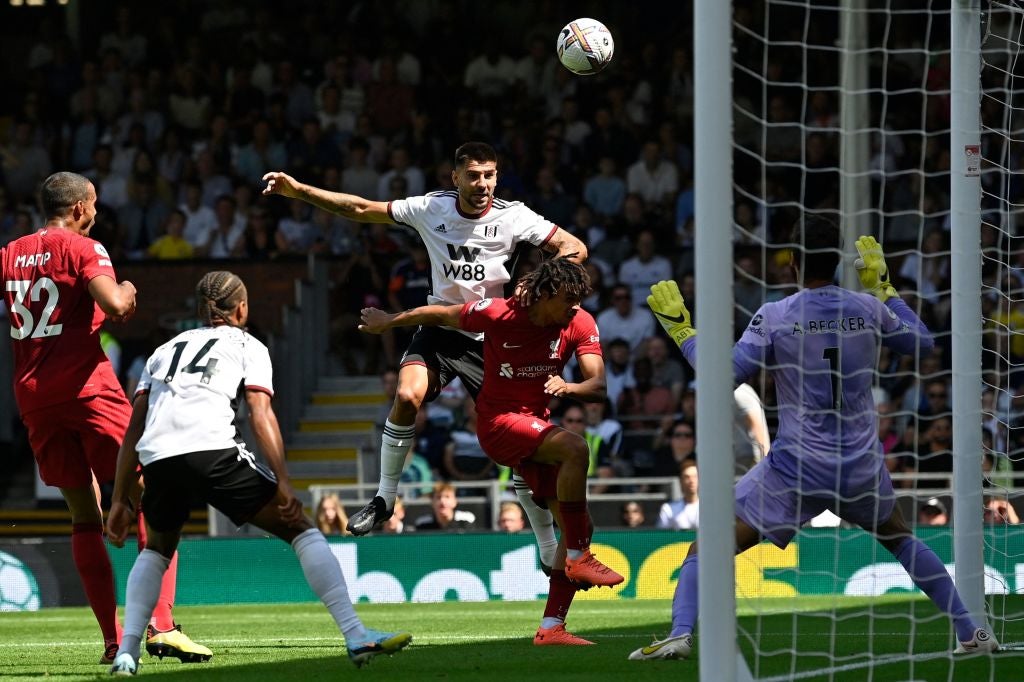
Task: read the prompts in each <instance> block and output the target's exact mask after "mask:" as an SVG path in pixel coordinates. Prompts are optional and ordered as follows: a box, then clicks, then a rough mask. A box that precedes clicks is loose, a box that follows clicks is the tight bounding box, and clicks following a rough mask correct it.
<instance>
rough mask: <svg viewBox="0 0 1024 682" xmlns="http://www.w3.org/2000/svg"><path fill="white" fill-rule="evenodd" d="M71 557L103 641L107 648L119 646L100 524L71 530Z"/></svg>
mask: <svg viewBox="0 0 1024 682" xmlns="http://www.w3.org/2000/svg"><path fill="white" fill-rule="evenodd" d="M71 557H72V558H73V559H74V562H75V568H76V569H78V575H79V577H81V579H82V587H83V588H85V598H86V599H87V600H88V601H89V606H91V607H92V612H93V614H94V615H95V616H96V622H97V623H99V625H100V631H101V632H102V633H103V641H104V642H105V643H106V644H110V643H111V642H120V641H121V623H120V622H118V620H117V597H116V595H115V593H114V568H113V566H111V564H110V555H109V554H107V546H106V544H104V542H103V526H102V525H101V524H98V523H76V524H74V525H73V526H71Z"/></svg>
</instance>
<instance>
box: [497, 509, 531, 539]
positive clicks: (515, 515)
mask: <svg viewBox="0 0 1024 682" xmlns="http://www.w3.org/2000/svg"><path fill="white" fill-rule="evenodd" d="M524 528H526V519H524V518H523V508H522V507H520V506H519V503H517V502H502V503H501V508H500V510H499V512H498V530H500V531H504V532H506V533H518V532H519V531H521V530H523V529H524Z"/></svg>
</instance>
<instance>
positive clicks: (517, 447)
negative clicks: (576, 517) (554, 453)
mask: <svg viewBox="0 0 1024 682" xmlns="http://www.w3.org/2000/svg"><path fill="white" fill-rule="evenodd" d="M556 428H558V427H557V426H556V425H554V424H552V423H551V422H549V421H547V420H545V419H541V418H539V417H534V416H532V415H529V414H517V413H514V412H502V413H500V414H497V415H488V416H484V415H480V416H479V419H478V420H477V427H476V435H477V438H479V439H480V446H481V447H482V448H483V449H484V452H486V453H487V455H488V456H489V457H490V458H491V459H493V460H494V461H495V462H497V463H498V464H503V465H505V466H507V467H511V468H513V469H516V470H518V471H519V474H520V475H521V476H522V477H523V480H525V481H526V482H527V483H528V484H529V486H530V490H532V491H533V495H534V497H536V498H540V499H544V498H549V497H550V498H557V497H558V494H557V493H556V491H555V480H556V479H557V478H558V466H556V465H551V464H541V463H539V462H534V461H533V460H532V459H530V458H531V457H533V453H535V452H537V448H539V447H540V445H541V443H543V442H544V439H545V438H546V437H547V435H548V432H550V431H551V430H552V429H556Z"/></svg>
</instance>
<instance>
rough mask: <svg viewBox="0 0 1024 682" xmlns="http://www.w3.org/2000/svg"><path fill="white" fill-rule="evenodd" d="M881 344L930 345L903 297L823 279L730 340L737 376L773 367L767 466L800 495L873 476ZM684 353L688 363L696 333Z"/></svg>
mask: <svg viewBox="0 0 1024 682" xmlns="http://www.w3.org/2000/svg"><path fill="white" fill-rule="evenodd" d="M879 343H882V344H885V345H886V346H888V347H890V348H892V349H893V350H894V351H896V352H899V353H904V354H906V353H919V352H922V351H928V350H930V349H931V348H932V346H933V340H932V337H931V333H930V332H929V331H928V329H927V328H926V327H925V326H924V324H923V323H922V322H921V320H920V319H919V318H918V317H917V315H915V314H914V312H913V311H912V310H911V309H910V308H909V307H908V306H907V304H906V303H904V302H903V301H902V300H901V299H899V298H891V299H889V301H887V302H886V303H885V304H883V303H881V302H880V301H879V300H878V299H876V298H875V297H874V296H870V295H868V294H863V293H859V292H854V291H849V290H848V289H844V288H842V287H838V286H825V287H819V288H813V289H804V290H802V291H800V292H798V293H796V294H793V295H792V296H788V297H786V298H784V299H783V300H781V301H776V302H773V303H766V304H765V305H763V306H762V307H761V308H760V310H758V311H757V313H756V314H755V315H754V317H753V318H751V320H750V324H749V325H748V326H747V329H746V331H745V332H744V333H743V336H742V337H741V338H740V340H739V341H738V342H737V343H736V345H735V346H734V347H733V368H734V372H735V375H736V381H737V382H741V381H745V380H747V379H749V378H750V377H752V376H754V375H755V374H756V373H757V372H758V371H759V370H760V369H761V368H762V367H765V368H766V369H767V370H768V371H769V372H770V373H771V375H772V378H773V379H774V383H775V391H776V402H777V404H778V408H779V429H778V433H777V434H776V436H775V440H774V441H773V442H772V447H771V459H772V464H773V465H774V466H775V467H777V468H778V469H779V470H780V471H782V472H784V473H786V474H788V475H790V476H792V477H793V479H794V480H797V481H800V482H801V483H800V485H801V488H802V489H803V490H804V491H805V492H807V493H812V492H814V491H820V492H821V493H826V492H831V493H840V494H842V493H843V492H844V491H846V490H858V489H862V486H863V485H864V484H867V483H869V481H872V480H876V478H877V474H878V467H879V466H881V463H882V455H881V449H880V447H879V445H878V425H877V412H876V410H875V405H874V401H873V397H872V394H871V386H872V384H873V382H874V378H875V370H876V366H877V362H878V350H879ZM683 352H684V354H685V355H686V357H687V360H689V361H690V364H694V362H695V360H696V342H695V339H693V340H690V341H687V342H686V343H685V344H683Z"/></svg>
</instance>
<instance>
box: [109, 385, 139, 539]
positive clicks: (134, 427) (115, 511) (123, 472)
mask: <svg viewBox="0 0 1024 682" xmlns="http://www.w3.org/2000/svg"><path fill="white" fill-rule="evenodd" d="M148 412H149V394H147V393H139V394H138V395H136V396H135V400H134V402H133V404H132V416H131V419H130V420H129V421H128V430H127V431H125V434H124V440H122V441H121V448H120V449H119V450H118V452H117V468H116V469H115V472H114V492H113V494H112V495H111V498H110V513H109V514H107V538H108V539H109V540H110V542H111V544H112V545H114V546H115V547H122V546H123V545H124V541H125V538H126V537H127V535H128V531H129V530H130V529H131V525H132V523H134V522H135V518H136V514H135V505H134V504H133V502H132V500H133V499H134V500H138V490H139V473H138V470H139V453H138V451H137V450H136V449H135V446H136V445H137V444H138V442H139V438H141V437H142V431H143V429H144V428H145V426H146V414H147V413H148Z"/></svg>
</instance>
